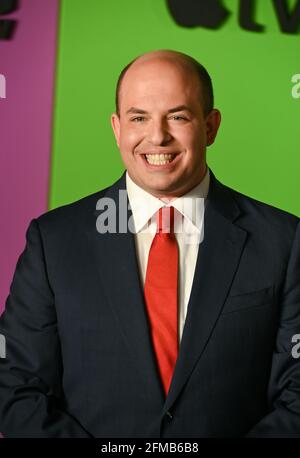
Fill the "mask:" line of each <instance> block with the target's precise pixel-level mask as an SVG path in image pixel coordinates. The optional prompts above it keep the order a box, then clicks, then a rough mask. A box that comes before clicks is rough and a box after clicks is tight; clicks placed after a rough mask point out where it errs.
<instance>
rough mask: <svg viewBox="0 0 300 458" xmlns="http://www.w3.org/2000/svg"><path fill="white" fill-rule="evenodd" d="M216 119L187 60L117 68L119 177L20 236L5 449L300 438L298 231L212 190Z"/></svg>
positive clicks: (197, 69) (2, 418) (259, 207)
mask: <svg viewBox="0 0 300 458" xmlns="http://www.w3.org/2000/svg"><path fill="white" fill-rule="evenodd" d="M220 119H221V118H220V112H219V111H218V110H216V109H214V107H213V93H212V86H211V81H210V77H209V75H208V74H207V72H206V70H205V69H204V68H203V67H202V66H201V65H200V64H198V63H197V62H196V61H194V60H193V59H192V58H190V57H189V56H186V55H184V54H181V53H178V52H175V51H155V52H151V53H147V54H145V55H143V56H140V57H139V58H137V59H135V60H134V61H133V62H132V63H131V64H130V65H129V66H127V67H126V68H125V70H124V71H123V72H122V74H121V77H120V79H119V82H118V87H117V109H116V113H115V114H113V115H112V127H113V130H114V133H115V136H116V140H117V144H118V146H119V149H120V152H121V155H122V158H123V161H124V164H125V166H126V169H127V171H126V172H125V173H124V174H123V175H122V177H121V178H120V179H119V180H118V181H117V182H116V183H115V184H113V185H112V186H110V187H109V188H107V189H104V190H103V191H100V192H98V193H96V194H94V195H92V196H89V197H86V198H84V199H82V200H80V201H78V202H75V203H73V204H71V205H67V206H65V207H61V208H58V209H56V210H53V211H50V212H48V213H46V214H44V215H42V216H40V217H39V218H37V219H35V220H33V221H32V223H31V225H30V227H29V229H28V232H27V246H26V249H25V251H24V253H23V254H22V256H21V257H20V259H19V262H18V265H17V268H16V273H15V276H14V280H13V283H12V287H11V292H10V296H9V298H8V301H7V304H6V311H5V312H4V314H3V316H2V317H1V320H0V333H1V334H2V335H3V336H5V339H6V358H2V359H1V360H0V362H1V364H0V430H2V431H3V434H4V436H6V437H174V438H176V437H177V438H184V437H300V363H299V360H298V359H297V358H295V357H293V355H294V356H295V352H294V353H293V352H292V348H293V345H294V344H293V342H295V336H296V338H297V335H298V334H299V332H300V277H299V275H300V233H299V224H298V223H299V219H298V218H297V217H295V216H293V215H290V214H288V213H285V212H283V211H280V210H278V209H275V208H273V207H271V206H268V205H266V204H263V203H259V202H257V201H256V200H253V199H251V198H248V197H246V196H244V195H242V194H240V193H238V192H236V191H233V190H231V189H229V188H228V187H226V186H224V185H222V184H221V183H220V182H219V181H218V180H217V179H216V178H215V177H214V175H213V173H212V172H211V171H210V170H209V169H208V167H207V165H206V147H207V146H208V145H210V144H212V143H213V142H214V139H215V137H216V134H217V131H218V127H219V124H220ZM122 193H125V203H124V199H123V197H124V194H122ZM120 196H121V197H120ZM122 196H123V197H122ZM111 202H113V203H114V205H115V209H116V215H119V214H121V213H122V212H124V210H126V212H127V205H128V204H129V211H128V215H127V216H128V218H129V219H131V227H132V226H133V227H134V233H133V231H131V230H129V229H128V228H129V226H130V224H129V225H128V227H127V228H125V230H124V224H123V223H124V222H122V221H121V220H119V219H118V220H117V222H116V221H115V219H114V218H113V217H112V215H111V211H108V210H107V209H108V207H110V206H111ZM111 208H114V206H111ZM167 210H168V211H169V213H170V215H171V216H170V218H169V220H168V213H167ZM111 219H112V222H111ZM126 222H127V220H126ZM182 222H183V223H184V224H183V225H182V226H181V227H182V228H183V229H182V231H176V230H175V227H180V223H182ZM178 225H179V226H178ZM105 226H106V228H110V230H105ZM151 227H152V229H153V227H154V228H155V231H156V232H155V233H153V231H152V232H151V231H150V230H148V229H150V228H151ZM165 228H167V230H165ZM115 229H116V230H115ZM190 237H192V240H190Z"/></svg>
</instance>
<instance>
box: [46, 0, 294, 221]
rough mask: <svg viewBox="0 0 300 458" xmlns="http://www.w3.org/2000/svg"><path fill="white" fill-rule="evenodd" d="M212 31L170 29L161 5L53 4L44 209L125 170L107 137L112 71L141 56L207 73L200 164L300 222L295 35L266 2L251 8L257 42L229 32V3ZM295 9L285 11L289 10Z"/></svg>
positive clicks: (137, 1) (234, 24) (155, 1)
mask: <svg viewBox="0 0 300 458" xmlns="http://www.w3.org/2000/svg"><path fill="white" fill-rule="evenodd" d="M223 4H224V6H226V7H227V8H228V9H229V10H230V11H232V12H233V13H232V15H231V17H230V18H229V20H228V21H227V22H226V23H225V24H224V25H223V26H222V28H220V29H219V30H215V31H212V30H207V29H204V28H200V27H197V28H193V29H188V28H183V27H179V26H178V25H176V23H175V22H174V20H173V19H172V17H171V15H170V14H169V11H168V9H167V5H166V2H165V1H164V0H127V1H125V0H114V1H111V0H88V1H86V2H82V1H81V0H62V1H61V12H60V24H59V37H58V55H57V74H56V95H55V98H56V100H55V104H54V107H55V109H54V121H53V145H52V168H51V187H50V195H49V207H50V208H53V207H57V206H59V205H62V204H65V203H68V202H71V201H74V200H76V199H78V198H80V197H82V196H85V195H87V194H90V193H92V192H95V191H97V190H99V189H101V188H103V187H105V186H107V185H109V184H111V183H112V182H113V181H115V180H116V179H117V178H118V177H119V176H120V174H121V173H122V171H123V170H124V167H123V164H122V162H121V158H120V154H119V151H118V149H117V146H116V144H115V141H114V137H113V134H112V130H111V127H110V114H111V113H112V111H113V110H114V91H115V83H116V80H117V77H118V74H119V72H120V71H121V69H122V68H123V67H124V66H125V65H126V64H127V63H128V62H129V61H130V60H131V59H133V58H134V57H136V56H137V55H139V54H142V53H144V52H147V51H150V50H154V49H161V48H168V49H176V50H179V51H182V52H185V53H188V54H190V55H192V56H193V57H195V58H196V59H198V60H199V61H200V62H201V63H203V64H204V65H205V66H206V67H207V69H208V71H209V72H210V74H211V76H212V79H213V84H214V90H215V106H216V107H218V108H219V109H220V110H221V112H222V115H223V120H222V124H221V128H220V131H219V134H218V137H217V140H216V143H215V144H214V145H213V146H211V147H210V148H209V149H208V162H209V165H210V167H211V168H212V170H213V171H214V173H215V175H216V176H217V178H218V179H220V180H221V181H222V182H223V183H225V184H227V185H229V186H231V187H233V188H235V189H237V190H239V191H240V192H243V193H245V194H247V195H250V196H252V197H255V198H256V199H259V200H261V201H264V202H267V203H270V204H272V205H275V206H277V207H279V208H283V209H285V210H287V211H290V212H292V213H295V214H297V215H299V216H300V202H299V198H298V195H299V191H298V189H299V188H298V182H299V175H300V174H299V165H300V159H299V146H300V140H299V136H298V132H299V115H300V99H293V98H292V95H291V89H292V83H291V78H292V75H294V74H296V73H300V60H299V55H300V52H299V44H300V37H299V35H288V34H283V33H282V32H281V31H280V29H279V25H278V22H277V19H276V16H275V13H274V10H273V7H272V2H271V0H259V1H258V2H257V10H256V20H257V22H259V23H262V24H264V25H265V26H266V30H265V32H263V33H253V32H249V31H245V30H242V29H241V28H240V27H239V25H238V18H237V10H238V4H239V2H238V0H227V1H224V2H223ZM294 4H295V1H290V5H291V6H293V5H294Z"/></svg>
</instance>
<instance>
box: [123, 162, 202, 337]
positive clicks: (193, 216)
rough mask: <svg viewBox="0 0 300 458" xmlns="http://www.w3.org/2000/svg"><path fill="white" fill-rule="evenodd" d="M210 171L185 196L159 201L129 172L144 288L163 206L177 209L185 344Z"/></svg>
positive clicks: (181, 324)
mask: <svg viewBox="0 0 300 458" xmlns="http://www.w3.org/2000/svg"><path fill="white" fill-rule="evenodd" d="M209 181H210V177H209V169H208V167H207V171H206V174H205V176H204V178H203V180H202V181H201V183H199V184H198V185H197V186H195V187H194V188H193V189H192V190H190V191H189V192H188V193H186V194H185V195H184V196H181V197H178V198H174V199H173V200H169V199H158V198H157V197H154V196H153V195H152V194H149V193H148V192H146V191H145V190H144V189H142V188H141V187H140V186H138V185H137V184H136V183H135V182H134V181H133V180H132V179H131V178H130V176H129V174H128V171H127V172H126V187H127V193H128V199H129V204H130V208H131V210H132V218H133V225H134V238H135V246H136V253H137V260H138V265H139V273H140V278H141V281H142V285H143V287H144V284H145V277H146V269H147V262H148V255H149V250H150V246H151V243H152V240H153V238H154V236H155V232H156V229H157V224H156V212H157V211H158V210H159V209H160V208H161V207H163V206H169V205H173V207H174V208H175V209H176V210H178V212H177V211H176V210H175V212H174V232H175V237H176V240H177V243H178V248H179V278H178V280H179V283H178V326H179V329H178V331H179V332H178V340H179V344H180V342H181V337H182V332H183V327H184V323H185V319H186V314H187V307H188V302H189V298H190V294H191V289H192V284H193V278H194V273H195V266H196V260H197V255H198V250H199V244H200V243H201V242H202V240H203V237H204V224H203V221H204V209H205V205H204V200H205V198H206V196H207V193H208V189H209Z"/></svg>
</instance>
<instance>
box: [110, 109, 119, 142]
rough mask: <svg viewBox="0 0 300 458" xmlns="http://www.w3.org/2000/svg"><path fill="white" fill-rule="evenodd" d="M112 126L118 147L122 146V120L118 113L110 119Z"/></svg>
mask: <svg viewBox="0 0 300 458" xmlns="http://www.w3.org/2000/svg"><path fill="white" fill-rule="evenodd" d="M110 122H111V126H112V129H113V131H114V135H115V138H116V142H117V145H118V147H119V146H120V118H119V116H118V115H117V113H113V114H112V115H111V118H110Z"/></svg>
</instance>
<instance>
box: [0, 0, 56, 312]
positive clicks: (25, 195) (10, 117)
mask: <svg viewBox="0 0 300 458" xmlns="http://www.w3.org/2000/svg"><path fill="white" fill-rule="evenodd" d="M0 1H1V0H0ZM4 18H7V19H8V18H11V19H16V20H17V27H16V29H15V33H14V35H13V37H12V39H10V40H0V74H2V75H4V76H5V80H6V98H0V253H1V254H0V269H1V272H0V313H1V310H2V309H3V308H4V305H5V299H6V297H7V294H8V291H9V285H10V283H11V280H12V275H13V272H14V269H15V265H16V261H17V259H18V256H19V255H20V253H21V251H22V250H23V248H24V244H25V231H26V228H27V226H28V224H29V222H30V220H31V219H32V218H34V217H36V216H38V215H39V214H40V213H42V212H44V211H46V210H47V200H48V177H49V165H50V149H51V119H52V105H53V87H54V75H55V74H54V71H55V54H56V33H57V19H58V0H42V1H41V0H20V1H19V6H18V9H17V10H16V11H15V12H14V13H11V14H10V15H7V16H5V17H4V16H3V17H0V19H4ZM2 95H3V94H2Z"/></svg>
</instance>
